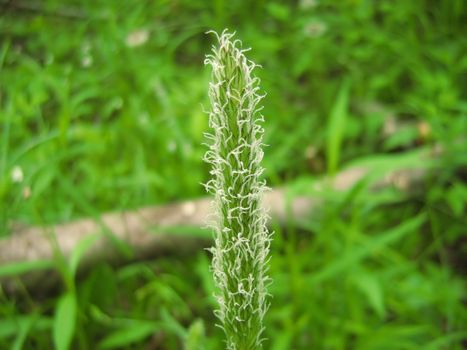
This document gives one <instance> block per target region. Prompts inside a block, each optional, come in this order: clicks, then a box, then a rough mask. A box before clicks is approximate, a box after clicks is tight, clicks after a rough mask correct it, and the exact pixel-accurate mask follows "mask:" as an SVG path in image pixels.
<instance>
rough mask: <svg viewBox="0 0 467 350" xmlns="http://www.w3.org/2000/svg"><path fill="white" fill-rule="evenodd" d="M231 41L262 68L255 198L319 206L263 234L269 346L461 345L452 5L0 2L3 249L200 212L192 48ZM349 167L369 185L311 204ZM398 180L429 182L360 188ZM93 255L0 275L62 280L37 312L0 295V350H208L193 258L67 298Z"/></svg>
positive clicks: (204, 285) (202, 123) (33, 300)
mask: <svg viewBox="0 0 467 350" xmlns="http://www.w3.org/2000/svg"><path fill="white" fill-rule="evenodd" d="M226 27H227V28H229V29H232V30H236V31H237V35H238V37H239V38H241V39H242V41H243V43H244V45H245V46H247V47H252V50H251V52H250V53H249V55H250V57H251V58H252V59H254V61H255V62H257V63H259V64H261V65H262V66H263V69H261V70H259V71H258V75H259V76H260V77H261V79H262V88H263V90H264V91H266V92H267V94H268V96H267V97H266V98H265V100H264V107H265V109H264V115H265V117H266V122H265V128H266V140H265V142H266V143H267V144H268V147H267V148H266V149H265V160H264V167H265V168H266V174H265V176H266V178H267V180H268V183H269V185H270V186H273V187H274V186H280V185H284V184H289V185H290V186H291V188H292V193H291V195H293V193H300V194H303V193H306V194H309V195H312V196H314V197H320V198H322V199H323V200H324V201H325V205H324V206H322V207H320V209H317V210H315V211H314V212H313V213H312V214H311V215H310V217H309V218H308V219H307V220H303V222H299V223H297V222H290V223H289V224H288V225H286V227H280V226H279V225H277V224H275V225H274V230H275V232H276V233H275V238H274V242H273V247H272V249H273V258H272V266H271V275H272V277H273V279H274V281H275V282H274V284H273V286H272V290H271V293H272V295H273V298H272V299H271V302H272V305H271V309H270V312H269V313H268V317H267V320H266V321H267V325H266V326H267V331H266V337H267V338H268V340H267V341H266V348H268V349H277V350H279V349H374V350H381V349H422V348H423V349H462V348H464V347H465V344H466V343H465V342H466V339H467V333H466V332H465V329H466V328H467V312H466V309H465V301H466V285H465V281H464V278H465V265H466V262H465V254H466V245H465V242H466V236H465V233H466V227H467V222H466V221H467V220H466V208H465V206H466V202H467V186H466V185H465V179H466V165H467V158H466V157H467V152H466V150H467V147H466V145H465V135H466V134H467V121H466V120H467V118H466V116H467V89H466V81H467V56H466V54H465V53H466V52H467V39H466V36H465V33H467V4H466V3H465V2H464V1H463V0H447V1H435V0H413V1H403V0H397V1H389V0H382V1H370V0H343V1H330V0H327V1H326V0H321V1H318V0H316V1H313V0H302V1H266V0H258V1H224V0H216V1H188V0H179V1H168V0H166V1H162V0H161V1H155V0H153V1H135V0H132V1H105V0H95V1H89V0H81V1H77V0H76V1H58V0H47V1H10V2H7V1H3V2H1V3H0V38H1V41H0V125H1V128H0V234H1V235H2V236H8V235H9V234H10V233H11V231H12V230H11V227H12V226H13V225H17V224H18V223H20V224H26V225H43V224H52V223H58V222H65V221H69V220H72V219H75V218H79V217H84V216H96V215H98V214H99V213H101V212H104V211H109V210H112V211H115V210H123V209H129V208H136V207H139V206H144V205H153V204H162V203H167V202H170V201H174V200H182V199H186V198H196V197H199V196H202V195H204V193H203V188H202V187H201V186H200V183H201V182H205V181H206V180H207V176H208V169H207V166H206V165H205V164H203V162H202V156H203V154H204V152H205V147H204V146H202V145H201V144H202V142H203V141H204V140H203V132H204V131H206V129H207V116H206V114H205V113H203V108H202V105H207V84H208V79H209V75H210V74H209V70H208V69H205V68H204V67H203V65H202V62H203V60H204V55H205V53H207V52H208V51H209V49H210V45H211V44H212V42H213V41H212V38H210V37H209V36H207V35H205V34H204V33H205V32H206V31H207V30H208V29H215V30H222V29H223V28H226ZM394 125H395V126H396V129H397V127H399V126H401V127H400V128H399V129H398V131H396V132H389V131H390V129H391V128H394ZM388 130H389V131H388ZM435 145H438V146H435ZM439 145H441V147H442V149H443V155H442V157H441V158H440V159H439V160H438V161H428V160H426V159H422V158H420V156H419V153H418V151H417V149H419V148H426V149H429V150H430V149H431V150H433V149H435V148H439V147H440V146H439ZM352 164H353V165H356V164H363V165H365V166H368V167H371V169H373V173H372V174H373V176H372V177H371V178H369V179H366V180H365V181H362V182H360V183H359V184H358V185H357V186H355V187H354V188H352V189H351V190H349V191H347V192H344V193H342V192H335V191H331V190H330V189H325V190H322V191H319V192H317V191H313V190H311V188H312V187H313V186H310V183H312V182H313V181H314V179H316V178H317V177H319V176H321V175H323V174H327V175H333V174H335V173H337V172H338V171H340V170H342V169H343V168H345V167H347V166H350V165H352ZM407 166H412V167H416V168H420V169H425V171H426V173H427V175H426V177H425V180H424V181H423V182H422V184H420V185H419V186H418V187H417V188H413V189H410V191H407V189H405V190H404V191H401V190H400V189H398V188H397V187H390V188H388V189H386V190H383V191H379V192H376V193H375V192H372V191H370V190H369V188H370V187H371V184H372V182H373V181H376V180H377V179H382V178H384V176H385V175H386V174H387V173H388V172H389V171H391V170H397V169H399V168H402V167H407ZM16 167H20V168H21V171H22V173H23V174H24V179H23V180H22V181H21V182H17V181H16V182H15V181H13V180H14V179H13V178H12V176H11V174H12V172H14V169H15V168H16ZM88 244H91V242H84V243H83V244H82V245H81V246H80V247H79V248H78V249H77V251H76V252H75V255H74V260H73V262H66V261H62V260H61V259H59V258H57V261H53V262H40V263H37V264H33V265H31V266H30V265H28V266H25V265H23V266H13V267H8V268H5V267H1V266H0V275H2V274H3V275H6V274H15V273H16V272H19V271H20V270H21V271H24V270H28V269H35V268H37V269H39V268H44V267H47V266H50V264H53V266H55V268H56V269H57V270H59V271H60V273H61V275H62V276H63V280H64V283H63V286H62V287H61V288H60V290H58V291H57V292H56V293H52V295H47V296H44V297H43V298H42V299H38V298H37V297H36V296H35V295H34V293H30V292H27V291H24V292H22V293H21V295H19V296H18V295H17V296H14V297H13V296H7V295H5V294H4V293H3V292H1V291H0V300H1V304H0V348H10V347H11V348H14V349H21V348H24V349H31V348H37V349H50V348H52V347H54V346H55V347H56V348H57V349H67V348H69V347H70V346H71V348H73V349H75V348H76V349H90V348H101V349H110V348H120V349H179V348H186V349H203V348H206V349H218V348H222V346H223V345H222V334H221V332H220V330H218V329H217V328H216V327H214V323H215V320H214V317H213V316H212V309H213V300H212V297H211V293H212V282H211V277H210V272H209V269H208V267H209V258H210V257H209V256H207V255H206V254H205V252H202V251H200V252H199V253H197V254H195V255H194V256H191V257H186V256H173V257H162V258H158V259H155V260H153V261H148V262H144V263H141V262H133V263H130V264H127V265H125V266H123V267H119V268H117V267H113V266H111V265H108V264H100V265H98V266H96V267H95V268H94V269H93V270H92V271H91V272H90V273H89V274H87V275H86V276H83V277H81V278H79V279H78V278H76V276H75V272H76V266H77V264H78V262H79V258H80V256H81V255H82V252H83V251H85V250H86V249H87V248H88Z"/></svg>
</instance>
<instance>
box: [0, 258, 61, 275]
mask: <svg viewBox="0 0 467 350" xmlns="http://www.w3.org/2000/svg"><path fill="white" fill-rule="evenodd" d="M54 266H55V265H54V262H53V261H51V260H35V261H21V262H17V263H11V264H6V265H1V266H0V277H10V276H17V275H22V274H24V273H27V272H31V271H38V270H47V269H52V268H54Z"/></svg>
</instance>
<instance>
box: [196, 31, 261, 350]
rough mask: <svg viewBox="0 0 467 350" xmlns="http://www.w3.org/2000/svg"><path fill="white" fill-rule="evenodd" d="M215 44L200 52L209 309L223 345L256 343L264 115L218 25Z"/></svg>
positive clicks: (249, 73) (238, 347)
mask: <svg viewBox="0 0 467 350" xmlns="http://www.w3.org/2000/svg"><path fill="white" fill-rule="evenodd" d="M215 35H216V37H217V41H218V43H217V45H215V46H213V48H212V52H211V54H209V55H207V56H206V60H205V64H208V65H210V66H211V67H212V79H211V82H210V84H209V98H210V102H211V109H210V111H209V126H210V128H211V130H212V133H209V134H206V138H207V139H208V141H209V145H208V146H209V150H208V151H207V153H206V156H205V160H206V161H207V162H208V163H209V164H210V165H211V171H210V174H211V180H210V181H209V182H208V183H207V184H205V186H206V188H207V190H208V191H209V192H210V193H212V194H213V195H214V202H213V204H214V212H215V220H214V223H213V226H214V231H215V245H214V247H213V248H211V252H212V254H213V261H212V271H213V275H214V280H215V283H216V285H217V290H218V291H217V293H216V299H217V301H218V304H219V309H218V310H216V315H217V316H218V318H219V320H220V323H221V324H220V326H221V327H222V328H223V329H224V332H225V335H226V341H227V348H228V349H231V350H247V349H261V348H262V333H263V330H264V326H263V318H264V315H265V313H266V310H267V308H268V302H267V290H266V289H267V285H268V283H269V278H268V277H267V270H268V267H267V265H268V260H269V257H268V254H269V245H270V234H269V233H268V230H267V228H266V221H267V214H266V212H265V210H264V209H263V207H262V205H261V199H262V195H263V192H264V191H265V190H266V189H267V187H266V184H265V181H264V180H261V179H260V177H261V174H262V172H263V168H262V167H261V164H260V163H261V160H262V158H263V151H262V138H263V128H262V126H261V123H262V122H263V116H262V115H261V109H262V108H261V107H260V106H259V103H260V101H261V99H262V97H263V96H262V95H261V94H260V93H259V79H258V78H257V77H255V76H254V74H253V70H254V68H255V67H256V66H257V65H256V64H255V63H254V62H252V61H250V60H248V59H247V58H246V56H245V52H246V51H247V50H244V49H242V46H241V42H240V41H239V40H234V34H233V33H229V32H228V31H226V30H224V31H223V32H222V33H221V34H220V35H219V34H217V33H215Z"/></svg>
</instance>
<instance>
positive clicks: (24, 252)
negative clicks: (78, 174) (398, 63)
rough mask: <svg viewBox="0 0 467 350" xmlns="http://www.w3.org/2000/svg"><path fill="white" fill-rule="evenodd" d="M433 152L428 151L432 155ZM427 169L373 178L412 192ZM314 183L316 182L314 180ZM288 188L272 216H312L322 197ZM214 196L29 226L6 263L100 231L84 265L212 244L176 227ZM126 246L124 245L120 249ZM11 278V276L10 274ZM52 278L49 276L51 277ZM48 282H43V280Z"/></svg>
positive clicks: (354, 174)
mask: <svg viewBox="0 0 467 350" xmlns="http://www.w3.org/2000/svg"><path fill="white" fill-rule="evenodd" d="M432 155H433V152H431V154H430V153H426V152H425V153H422V156H423V157H425V158H429V157H431V156H432ZM372 172H373V169H371V168H368V167H354V168H350V169H347V170H345V171H343V172H341V173H339V174H338V175H336V177H335V178H334V179H333V180H332V181H330V180H329V179H323V180H321V181H319V182H313V186H312V187H313V188H314V189H315V190H319V189H320V188H326V189H327V188H332V189H334V190H348V189H350V188H352V186H354V185H355V184H356V183H358V182H359V181H360V180H362V179H363V178H365V177H366V176H368V175H370V174H371V173H372ZM425 174H426V171H425V170H421V169H404V170H398V171H395V172H391V173H390V174H386V176H384V178H383V179H380V180H377V181H376V182H375V183H373V185H372V188H373V189H376V190H377V189H380V188H387V187H388V186H394V187H396V188H399V189H400V190H403V191H406V190H407V189H409V188H412V187H413V185H414V184H415V183H417V182H420V180H421V179H422V178H423V177H424V175H425ZM310 185H311V184H310ZM289 197H291V196H289V195H288V191H287V190H286V189H275V190H272V191H270V192H269V193H267V194H266V195H265V197H264V203H263V204H264V205H265V206H266V207H269V208H270V211H269V214H270V216H271V218H272V220H274V221H276V222H279V223H283V222H285V220H287V218H288V217H289V215H290V216H291V217H293V218H294V219H295V220H296V219H298V220H300V219H304V218H306V217H307V216H308V215H309V213H310V211H312V210H313V208H315V207H316V206H317V205H319V204H320V199H318V198H311V197H310V196H295V197H292V198H290V200H289V199H288V198H289ZM210 212H211V210H210V200H209V199H208V198H203V199H199V200H193V201H186V202H181V203H177V204H169V205H164V206H157V207H148V208H142V209H139V210H135V211H128V212H122V213H108V214H104V215H102V216H101V217H99V218H87V219H81V220H77V221H73V222H70V223H66V224H61V225H57V226H53V227H32V228H27V229H23V230H21V231H20V232H13V234H12V235H11V236H10V237H8V238H6V239H3V240H0V266H2V265H6V264H12V263H18V262H25V261H36V260H44V259H54V256H56V254H57V252H60V254H62V255H63V257H64V258H65V259H68V258H69V257H70V255H71V254H72V251H73V249H74V248H75V247H76V246H77V244H78V242H80V241H81V240H84V239H86V238H87V237H89V236H90V235H94V234H99V235H100V236H99V237H98V239H96V241H95V242H94V244H93V245H92V246H91V247H90V249H88V250H87V251H86V253H85V257H84V259H83V263H84V264H82V265H81V266H80V267H81V268H83V267H84V268H86V267H89V266H92V265H93V264H95V263H97V262H99V261H115V260H117V261H118V260H122V257H123V258H124V254H122V249H121V247H122V246H123V247H126V248H127V249H128V248H131V249H129V250H130V251H132V252H133V254H132V256H131V257H130V258H131V259H141V258H149V257H154V256H157V255H158V254H161V253H172V252H180V251H182V252H183V251H185V252H189V251H193V250H196V249H199V248H201V247H203V246H204V247H206V246H207V245H209V244H210V243H209V240H210V234H208V236H206V235H199V234H198V235H190V234H183V235H181V234H175V233H174V232H173V230H172V229H173V228H174V227H191V228H193V227H197V228H200V227H203V226H205V224H206V218H207V217H208V216H209V213H210ZM119 247H120V248H119ZM123 251H124V250H123ZM30 275H36V277H35V278H33V277H31V276H30V277H28V278H26V279H27V280H28V281H27V283H26V284H27V285H31V284H32V285H34V284H35V282H37V280H38V277H37V273H35V274H30ZM10 277H11V276H10ZM48 278H49V277H48ZM0 282H1V284H2V286H3V288H4V289H6V290H10V291H11V290H15V289H16V282H15V281H14V279H12V278H7V279H5V278H3V280H2V279H0ZM42 283H43V281H41V285H42Z"/></svg>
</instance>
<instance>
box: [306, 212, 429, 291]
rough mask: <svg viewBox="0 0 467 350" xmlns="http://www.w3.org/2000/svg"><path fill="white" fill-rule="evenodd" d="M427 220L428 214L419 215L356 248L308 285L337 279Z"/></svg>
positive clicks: (319, 273)
mask: <svg viewBox="0 0 467 350" xmlns="http://www.w3.org/2000/svg"><path fill="white" fill-rule="evenodd" d="M425 220H426V214H425V213H422V214H419V215H417V216H416V217H414V218H413V219H411V220H408V221H405V222H404V223H402V224H400V225H399V226H397V227H395V228H393V229H390V230H388V231H386V232H384V233H382V234H380V235H378V236H377V237H375V238H373V239H370V240H369V241H368V243H366V244H365V246H362V247H356V248H355V249H352V250H351V252H350V253H347V254H345V255H344V256H342V257H341V258H339V259H336V260H334V262H333V263H331V264H330V265H327V266H325V267H324V268H323V269H322V270H321V271H318V272H317V273H316V274H314V275H313V276H312V277H311V279H310V280H309V281H308V283H310V284H312V285H314V284H316V283H319V282H322V281H324V280H326V279H328V278H331V277H335V276H336V275H338V274H339V273H341V272H342V271H345V270H347V269H349V268H351V267H352V266H354V265H355V264H356V263H357V262H359V261H360V260H363V259H364V258H366V257H367V256H369V255H370V254H371V253H372V252H374V251H376V250H379V249H382V248H384V247H385V246H387V245H389V244H391V243H394V242H397V241H398V240H399V239H401V238H402V237H404V236H406V235H408V234H409V233H412V232H414V231H415V230H416V229H417V228H418V227H420V225H421V224H422V223H423V222H425Z"/></svg>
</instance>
